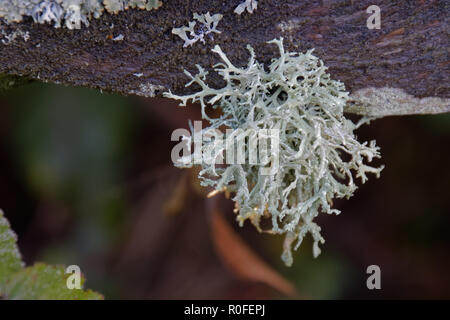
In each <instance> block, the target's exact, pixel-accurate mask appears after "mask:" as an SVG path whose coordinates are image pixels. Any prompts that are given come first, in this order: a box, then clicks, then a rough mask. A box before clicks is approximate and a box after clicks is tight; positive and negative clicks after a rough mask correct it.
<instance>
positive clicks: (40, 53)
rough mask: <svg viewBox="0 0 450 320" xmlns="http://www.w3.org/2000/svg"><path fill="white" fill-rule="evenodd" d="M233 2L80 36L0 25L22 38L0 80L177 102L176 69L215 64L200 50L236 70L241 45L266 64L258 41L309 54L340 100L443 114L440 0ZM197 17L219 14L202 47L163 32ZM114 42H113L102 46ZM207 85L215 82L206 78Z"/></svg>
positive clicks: (188, 5)
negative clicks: (16, 78)
mask: <svg viewBox="0 0 450 320" xmlns="http://www.w3.org/2000/svg"><path fill="white" fill-rule="evenodd" d="M240 2H241V1H238V0H236V1H209V0H205V1H203V0H196V1H186V0H167V1H163V6H162V7H161V8H160V9H158V10H156V11H155V10H153V11H140V10H128V11H125V12H121V13H119V14H118V15H109V14H103V16H101V17H100V19H98V20H93V21H92V22H91V25H90V26H89V27H83V28H82V29H80V30H68V29H55V28H53V27H52V26H50V25H39V24H35V23H33V22H32V21H31V20H30V19H28V20H26V21H25V22H23V23H19V24H14V25H6V24H5V23H4V22H1V23H0V28H1V29H2V30H4V31H5V32H6V33H11V32H13V31H14V30H17V29H20V30H22V31H23V32H26V31H28V32H29V36H30V38H29V40H28V41H24V40H23V39H21V38H17V39H16V40H14V41H13V42H11V43H10V44H8V45H5V44H2V43H0V52H1V54H0V73H7V74H12V75H24V76H27V77H30V78H35V79H41V80H45V81H51V82H57V83H62V84H67V85H72V86H74V85H75V86H87V87H93V88H99V89H103V90H107V91H112V92H118V93H121V94H138V95H144V96H152V95H153V94H156V95H159V94H161V92H162V91H165V90H172V91H174V92H176V93H178V94H181V93H188V92H190V91H191V90H192V89H190V88H185V87H184V84H185V83H186V81H187V77H186V76H185V75H184V74H183V68H185V69H187V70H189V71H191V72H196V69H195V64H200V65H202V66H204V67H206V68H210V67H211V66H212V65H213V64H215V63H216V62H218V60H219V59H218V57H217V56H216V55H215V54H214V53H211V52H210V49H211V48H213V46H214V45H216V44H218V45H220V46H221V48H222V49H223V51H224V52H225V53H226V54H227V56H228V57H229V58H230V60H231V61H232V62H233V63H235V64H236V65H244V64H246V62H247V59H248V57H249V54H248V51H247V50H246V45H247V44H250V45H252V46H253V48H254V49H255V52H256V54H257V58H258V59H259V60H260V61H261V62H264V63H269V62H270V60H271V58H273V57H275V56H276V51H277V49H276V48H275V46H273V45H267V44H266V43H265V42H266V41H268V40H271V39H273V38H278V37H284V39H285V47H286V49H287V50H290V51H305V50H307V49H311V48H315V54H316V55H317V56H319V57H320V58H322V59H323V60H324V62H325V64H326V65H327V66H329V67H330V69H329V70H330V73H331V75H332V77H333V78H335V79H339V80H341V81H343V82H344V83H345V85H346V87H347V88H348V90H349V91H350V92H356V91H357V90H359V89H364V88H368V87H377V88H378V87H387V88H399V89H403V90H404V92H405V93H406V94H408V95H412V96H414V97H416V98H423V97H440V98H442V99H441V104H440V105H439V106H438V109H439V108H443V109H442V110H443V111H448V109H449V103H448V101H449V100H448V99H447V98H449V93H450V90H449V83H450V81H449V74H450V73H449V63H450V59H449V52H448V48H449V47H450V46H449V35H448V33H449V19H450V18H449V15H448V12H449V11H450V5H449V2H448V1H445V0H443V1H439V0H435V1H433V0H431V1H425V0H417V1H390V0H389V1H375V0H369V1H365V0H361V1H349V0H347V1H344V0H338V1H331V0H323V1H312V0H304V1H299V0H295V1H292V0H291V1H279V0H260V1H259V2H258V9H257V10H256V12H254V13H253V14H249V13H247V12H244V13H243V14H241V15H240V16H239V15H237V14H235V13H233V10H234V8H235V7H236V6H237V4H239V3H240ZM373 4H375V5H378V6H379V7H380V8H381V29H380V30H376V29H373V30H369V29H368V28H367V26H366V20H367V18H368V17H369V15H370V14H368V13H366V9H367V7H368V6H370V5H373ZM207 11H209V12H211V13H222V14H223V19H222V20H221V21H220V22H219V25H218V27H217V29H218V30H221V31H222V33H221V34H214V39H210V38H208V39H206V44H205V45H204V44H202V43H200V42H197V43H195V44H194V45H193V46H190V47H187V48H183V40H181V39H180V38H179V37H178V36H176V35H174V34H172V33H171V31H172V28H174V27H180V26H183V25H187V24H188V22H189V21H191V20H193V19H192V14H193V13H194V12H198V13H206V12H207ZM120 34H122V35H123V36H124V39H123V40H122V41H113V40H112V38H113V37H116V36H118V35H120ZM140 73H142V74H143V75H142V76H140V77H138V76H136V75H134V74H140ZM208 81H209V82H210V84H211V85H212V86H221V84H222V83H221V81H220V78H219V77H218V76H217V75H215V74H214V73H211V75H210V78H209V80H208ZM445 108H447V110H444V109H445Z"/></svg>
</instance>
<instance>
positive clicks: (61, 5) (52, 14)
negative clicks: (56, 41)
mask: <svg viewBox="0 0 450 320" xmlns="http://www.w3.org/2000/svg"><path fill="white" fill-rule="evenodd" d="M161 5H162V2H161V1H157V0H0V18H4V19H5V20H6V22H8V23H11V22H21V21H22V20H23V18H24V17H26V16H29V17H32V18H33V20H34V22H36V23H53V25H54V27H55V28H59V27H61V25H62V24H63V23H64V25H65V26H66V27H67V28H69V29H80V28H81V25H82V24H84V25H86V26H89V19H91V18H92V17H93V18H96V19H97V18H99V17H100V16H101V15H102V13H103V11H104V10H106V11H107V12H109V13H118V12H119V11H122V10H126V9H128V8H139V9H146V10H152V9H158V8H159V7H160V6H161Z"/></svg>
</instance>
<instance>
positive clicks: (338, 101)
mask: <svg viewBox="0 0 450 320" xmlns="http://www.w3.org/2000/svg"><path fill="white" fill-rule="evenodd" d="M282 40H283V39H282V38H281V39H280V40H272V41H269V43H272V44H275V45H277V46H278V48H279V51H280V57H279V58H278V59H273V60H272V63H271V64H270V65H269V66H268V67H267V69H265V67H264V65H263V64H260V63H259V62H258V61H257V60H256V59H255V54H254V52H253V49H252V48H251V47H250V46H248V47H247V48H248V50H249V52H250V59H249V62H248V65H247V66H245V67H243V68H240V67H237V66H235V65H233V64H232V63H231V62H230V61H229V60H228V58H227V57H226V55H225V54H224V53H223V52H222V50H221V49H220V47H219V46H215V47H214V49H213V50H212V51H213V52H215V53H217V54H218V55H219V56H220V58H221V59H222V60H223V62H222V63H218V64H217V65H215V71H216V72H217V73H218V74H219V75H220V76H221V77H222V78H223V79H224V80H225V82H226V86H225V87H223V88H220V89H214V88H210V87H208V85H207V84H206V83H205V80H206V75H207V74H208V72H207V71H205V70H204V69H203V68H202V67H200V66H198V65H197V68H198V70H199V73H198V74H197V75H196V76H193V75H191V73H189V72H188V71H185V73H186V75H188V76H189V77H190V78H191V81H190V82H189V83H188V84H187V86H190V85H192V84H196V85H199V87H200V91H198V92H196V93H193V94H190V95H185V96H178V95H175V94H172V93H170V92H169V93H165V96H166V97H169V98H174V99H178V100H181V101H182V104H181V105H186V102H187V101H188V100H192V102H200V104H201V109H202V116H203V118H204V119H207V120H208V121H209V122H210V124H211V126H210V127H209V128H207V129H204V130H205V131H206V130H210V129H217V128H224V127H225V128H231V129H232V130H234V131H238V130H240V131H241V132H244V133H245V132H252V131H253V130H255V129H276V130H279V151H278V153H277V154H274V153H272V154H271V155H270V158H269V160H268V161H267V162H265V163H260V164H251V161H248V157H249V155H250V154H251V153H255V152H257V150H256V149H255V150H254V149H253V148H254V147H253V146H252V141H253V140H254V137H251V136H249V137H247V138H245V139H244V141H245V142H246V150H247V151H246V157H247V158H246V160H247V161H246V162H245V163H244V164H229V165H227V166H220V165H216V162H215V161H214V159H216V158H217V156H218V154H217V153H212V154H211V156H210V158H211V159H207V160H209V161H205V159H204V162H203V163H202V164H201V166H202V170H201V172H200V174H199V178H200V180H201V184H202V185H203V186H212V187H213V188H214V189H215V191H214V192H213V194H215V193H218V192H223V191H225V192H226V193H231V194H234V198H233V200H234V201H235V203H236V213H238V215H237V220H238V221H239V222H240V224H241V225H242V224H243V222H244V221H245V220H247V219H249V220H250V221H251V222H252V223H253V224H254V225H255V226H256V227H257V228H258V230H261V226H260V222H261V220H262V219H268V221H269V222H270V225H271V226H270V228H269V230H267V231H266V232H269V233H273V234H283V235H285V243H284V252H283V255H282V259H283V261H284V262H285V263H286V265H291V264H292V253H291V248H292V246H294V249H297V248H298V247H299V245H300V244H301V242H302V240H303V238H304V237H305V235H306V234H308V233H310V234H311V235H312V237H313V240H314V244H313V254H314V256H317V255H319V253H320V249H319V243H323V242H324V239H323V238H322V236H321V234H320V227H319V226H318V225H317V224H316V223H314V222H313V220H314V218H316V217H317V215H318V214H319V212H320V211H322V212H325V213H329V214H331V213H336V214H338V213H339V212H340V211H339V210H337V209H332V208H331V206H332V200H333V199H334V198H349V197H351V196H352V195H353V193H354V191H355V190H356V189H357V186H356V184H355V181H354V177H356V178H360V179H361V181H362V183H364V182H365V181H366V180H367V175H366V174H367V173H373V174H375V175H376V176H377V177H378V176H379V174H380V171H381V170H382V169H383V166H381V167H379V168H375V167H371V166H369V165H367V164H366V162H371V161H372V159H373V158H377V157H379V156H380V155H379V148H378V147H377V146H376V145H375V141H371V142H370V143H367V142H364V143H360V142H359V141H358V140H357V139H356V136H355V134H354V130H355V129H357V128H358V127H359V125H360V124H361V123H362V122H359V123H353V122H352V121H351V120H349V119H347V118H345V116H344V113H343V108H344V106H345V104H346V103H347V100H348V93H347V92H346V91H345V87H344V84H342V83H341V82H339V81H335V80H332V79H330V76H329V74H328V73H327V72H326V70H327V68H326V67H325V66H324V64H323V62H322V60H320V59H319V58H317V57H316V56H314V55H313V54H312V50H310V51H308V52H306V53H304V54H303V53H296V52H285V51H284V48H283V41H282ZM208 105H210V106H212V108H220V109H221V111H222V116H220V117H219V118H210V117H209V116H208V115H207V114H206V109H207V107H208ZM183 139H184V140H187V142H188V144H189V143H190V142H191V141H192V140H191V137H187V136H185V137H183ZM214 144H215V140H211V141H209V142H204V147H206V149H208V148H209V149H210V151H211V150H214ZM219 152H223V150H219ZM211 160H213V161H211ZM275 160H276V161H278V163H279V164H278V169H277V170H275V172H274V174H272V175H263V174H261V170H262V169H267V168H268V167H270V166H272V165H273V164H274V162H275ZM191 165H192V164H191V163H183V162H180V163H178V166H181V167H183V166H187V167H189V166H191ZM295 242H296V243H295Z"/></svg>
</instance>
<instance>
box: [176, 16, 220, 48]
mask: <svg viewBox="0 0 450 320" xmlns="http://www.w3.org/2000/svg"><path fill="white" fill-rule="evenodd" d="M221 19H222V15H221V14H220V13H216V14H214V15H212V16H211V15H210V14H209V12H207V13H206V14H198V13H194V20H196V21H190V22H189V24H188V26H183V27H180V28H173V29H172V33H173V34H176V35H178V36H179V37H180V38H181V39H183V40H184V44H183V47H188V46H191V45H193V44H194V43H196V42H197V41H199V40H200V42H202V43H205V36H206V35H209V36H210V37H212V33H221V32H220V31H219V30H217V29H216V27H217V24H218V23H219V21H220V20H221ZM197 22H199V24H200V25H199V26H197ZM189 37H190V38H189Z"/></svg>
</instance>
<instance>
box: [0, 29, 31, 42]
mask: <svg viewBox="0 0 450 320" xmlns="http://www.w3.org/2000/svg"><path fill="white" fill-rule="evenodd" d="M17 38H22V39H23V41H25V42H27V41H28V40H29V39H30V33H29V32H28V31H22V30H20V29H17V30H14V31H13V32H10V33H8V32H6V31H5V30H3V29H2V30H1V32H0V39H1V41H2V43H3V44H4V45H9V44H11V43H13V42H14V41H15V40H16V39H17Z"/></svg>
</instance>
